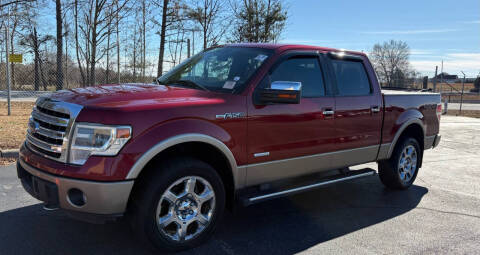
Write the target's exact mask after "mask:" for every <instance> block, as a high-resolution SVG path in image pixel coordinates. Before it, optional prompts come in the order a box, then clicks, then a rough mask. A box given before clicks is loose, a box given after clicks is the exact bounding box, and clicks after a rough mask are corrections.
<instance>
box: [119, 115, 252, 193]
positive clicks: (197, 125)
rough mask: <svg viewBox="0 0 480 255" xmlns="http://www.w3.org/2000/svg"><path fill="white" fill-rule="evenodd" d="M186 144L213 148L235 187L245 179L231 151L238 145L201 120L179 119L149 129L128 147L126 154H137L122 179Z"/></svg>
mask: <svg viewBox="0 0 480 255" xmlns="http://www.w3.org/2000/svg"><path fill="white" fill-rule="evenodd" d="M186 142H202V143H206V144H209V145H212V146H214V147H215V148H217V149H218V150H219V151H220V152H222V153H223V155H224V156H225V158H227V160H228V161H229V163H230V168H231V170H232V176H233V178H234V183H235V185H236V186H237V185H240V186H241V185H242V184H241V180H244V179H245V178H244V177H242V176H239V175H242V174H241V173H239V172H238V171H237V169H238V168H237V161H236V159H235V156H234V154H233V153H232V150H231V149H230V148H234V147H235V146H237V145H238V143H237V142H236V141H235V140H234V138H233V137H232V136H230V135H229V133H228V132H227V131H225V130H224V129H223V128H221V127H220V126H218V125H215V124H213V123H211V122H209V121H205V120H201V119H178V120H171V121H167V122H164V123H161V124H159V125H157V126H155V127H153V128H150V129H148V130H147V131H145V132H143V133H142V134H141V135H139V136H138V137H136V138H135V139H134V141H133V143H132V144H129V146H128V148H125V149H127V151H126V152H127V153H133V154H136V155H138V157H137V158H136V159H135V163H134V164H133V166H132V167H131V168H130V170H129V171H128V174H127V176H126V178H125V179H135V178H137V177H138V175H139V174H140V172H141V171H142V170H143V168H144V167H145V165H146V164H147V163H148V162H149V161H150V160H151V159H152V158H153V157H155V156H156V155H158V154H159V153H160V152H162V151H163V150H165V149H167V148H170V147H172V146H174V145H177V144H181V143H186Z"/></svg>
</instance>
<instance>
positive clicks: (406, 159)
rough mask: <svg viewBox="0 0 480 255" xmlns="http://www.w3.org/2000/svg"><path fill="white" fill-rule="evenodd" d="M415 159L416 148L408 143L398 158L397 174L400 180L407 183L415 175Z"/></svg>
mask: <svg viewBox="0 0 480 255" xmlns="http://www.w3.org/2000/svg"><path fill="white" fill-rule="evenodd" d="M417 159H418V154H417V150H416V149H415V147H414V146H413V145H408V146H407V147H405V149H403V151H402V154H401V155H400V159H399V160H398V174H399V176H400V180H402V182H404V183H408V182H409V181H410V180H411V179H412V178H413V176H414V175H415V171H416V170H417Z"/></svg>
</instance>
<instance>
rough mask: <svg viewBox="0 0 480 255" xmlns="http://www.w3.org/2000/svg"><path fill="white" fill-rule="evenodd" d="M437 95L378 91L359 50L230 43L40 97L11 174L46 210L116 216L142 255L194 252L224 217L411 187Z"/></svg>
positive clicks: (436, 114) (433, 134)
mask: <svg viewBox="0 0 480 255" xmlns="http://www.w3.org/2000/svg"><path fill="white" fill-rule="evenodd" d="M440 114H441V104H440V95H439V94H435V93H429V92H403V91H388V90H381V89H380V86H379V83H378V81H377V78H376V75H375V72H374V69H373V68H372V65H371V64H370V62H369V60H368V58H367V56H366V55H365V54H363V53H359V52H352V51H341V50H336V49H330V48H322V47H313V46H300V45H278V44H236V45H226V46H219V47H214V48H211V49H207V50H205V51H203V52H201V53H199V54H197V55H195V56H193V57H191V58H189V59H188V60H186V61H185V62H183V63H182V64H180V65H178V66H177V67H175V68H173V69H172V70H171V71H170V72H168V73H166V74H165V75H163V76H162V77H160V78H158V79H157V80H156V84H122V85H104V86H98V87H87V88H78V89H72V90H68V91H60V92H57V93H54V94H52V95H50V96H47V97H41V98H39V99H38V100H37V102H36V104H35V106H34V108H33V111H32V115H31V118H30V121H29V128H28V134H27V138H26V141H25V143H24V145H23V146H22V147H21V149H20V156H19V160H18V165H17V169H18V177H19V178H20V179H21V182H22V184H23V186H24V188H25V190H26V191H28V192H29V193H30V194H31V195H32V196H34V197H36V198H37V199H39V200H41V201H44V203H45V208H46V209H58V208H61V209H64V210H65V211H67V212H69V213H70V214H71V215H72V216H74V217H78V218H82V219H84V220H88V221H99V220H102V221H104V220H109V219H114V218H116V217H120V216H126V217H127V218H128V219H129V220H130V221H131V223H132V227H133V229H134V231H135V233H136V235H137V236H138V237H139V238H140V239H142V240H146V241H148V242H147V243H149V244H151V245H152V247H155V248H158V249H163V250H170V251H172V250H173V251H175V250H181V249H187V248H191V247H194V246H196V245H199V244H200V243H202V242H204V241H205V240H206V239H207V238H208V237H209V236H211V235H212V232H213V231H214V229H215V226H216V225H217V224H218V222H219V218H220V217H221V216H222V214H223V211H224V208H229V209H233V208H234V207H235V206H238V205H249V204H253V203H256V202H260V201H264V200H267V199H272V198H276V197H280V196H284V195H288V194H293V193H298V192H301V191H306V190H310V189H313V188H317V187H320V186H323V185H326V184H331V183H335V182H340V181H347V180H351V179H355V178H359V177H363V176H368V175H372V174H374V173H375V172H376V171H374V170H373V169H361V170H349V168H348V167H350V166H354V165H359V164H363V163H367V162H378V175H379V177H380V180H381V182H382V183H383V184H384V185H385V186H386V187H388V188H391V189H406V188H408V187H409V186H410V185H412V183H413V181H414V180H415V177H416V175H417V173H418V171H419V169H420V167H421V166H422V157H423V151H424V150H425V149H430V148H432V147H435V146H436V145H437V144H438V143H439V141H440V135H439V122H440Z"/></svg>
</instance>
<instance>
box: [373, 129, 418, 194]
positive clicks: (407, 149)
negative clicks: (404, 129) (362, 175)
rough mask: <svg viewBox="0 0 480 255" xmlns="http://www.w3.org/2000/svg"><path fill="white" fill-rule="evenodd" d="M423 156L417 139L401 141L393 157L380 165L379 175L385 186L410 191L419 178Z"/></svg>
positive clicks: (409, 138)
mask: <svg viewBox="0 0 480 255" xmlns="http://www.w3.org/2000/svg"><path fill="white" fill-rule="evenodd" d="M412 149H413V150H412ZM409 153H410V154H409ZM422 156H423V150H422V149H421V148H420V145H419V143H418V141H417V140H416V139H414V138H411V137H405V138H403V139H401V140H400V141H399V143H398V144H397V146H395V149H394V150H393V153H392V156H391V157H390V158H389V159H387V160H384V161H381V162H379V163H378V174H379V177H380V180H381V181H382V183H383V185H385V186H386V187H387V188H390V189H400V190H404V189H408V188H409V187H410V186H411V185H412V184H413V182H414V181H415V178H417V174H418V170H419V167H420V162H421V159H422ZM401 159H402V160H403V161H400V160H401Z"/></svg>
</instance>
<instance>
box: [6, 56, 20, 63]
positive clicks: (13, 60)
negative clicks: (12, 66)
mask: <svg viewBox="0 0 480 255" xmlns="http://www.w3.org/2000/svg"><path fill="white" fill-rule="evenodd" d="M8 62H10V63H22V62H23V56H22V54H10V55H9V56H8Z"/></svg>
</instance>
